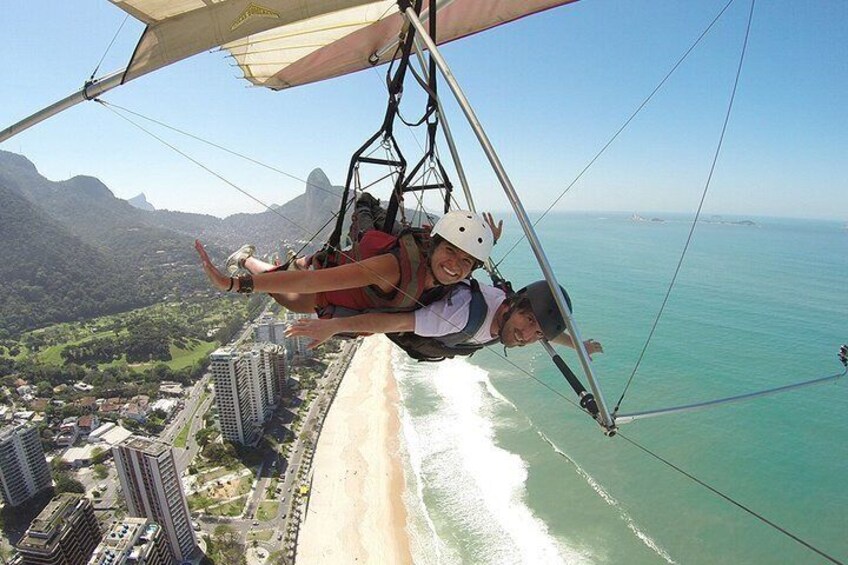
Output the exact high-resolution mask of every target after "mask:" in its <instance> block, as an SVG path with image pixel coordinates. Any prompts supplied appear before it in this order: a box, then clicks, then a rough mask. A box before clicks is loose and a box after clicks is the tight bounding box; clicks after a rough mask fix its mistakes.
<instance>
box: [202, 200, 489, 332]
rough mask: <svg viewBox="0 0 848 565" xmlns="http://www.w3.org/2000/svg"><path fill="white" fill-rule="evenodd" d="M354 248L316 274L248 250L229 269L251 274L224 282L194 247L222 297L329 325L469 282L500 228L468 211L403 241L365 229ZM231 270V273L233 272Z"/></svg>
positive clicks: (402, 307) (409, 306)
mask: <svg viewBox="0 0 848 565" xmlns="http://www.w3.org/2000/svg"><path fill="white" fill-rule="evenodd" d="M356 235H357V237H356V238H355V239H354V246H353V248H352V249H350V250H347V251H344V252H335V253H332V257H330V259H331V260H330V261H329V265H328V263H327V262H324V263H323V264H320V263H319V262H316V261H313V262H312V268H313V270H294V271H290V270H285V269H284V268H281V267H279V266H276V265H271V264H268V263H265V262H263V261H260V260H259V259H257V258H256V257H254V256H253V248H252V247H250V246H245V247H243V248H242V249H240V250H239V251H237V252H236V253H234V254H233V255H232V256H231V258H230V262H231V263H234V264H235V269H238V268H243V269H245V270H247V271H248V272H249V273H250V274H248V275H242V276H239V277H232V276H229V277H228V276H226V275H225V274H224V273H222V272H221V271H219V270H218V269H217V268H216V267H215V266H214V265H213V264H212V262H211V260H210V259H209V256H208V255H207V254H206V250H205V249H204V248H203V245H202V244H201V243H200V242H199V241H198V242H196V244H195V246H196V248H197V251H198V253H199V255H200V257H201V260H202V262H203V268H204V270H205V271H206V274H207V276H208V277H209V279H210V281H211V282H212V284H213V285H214V286H215V287H216V288H218V289H220V290H225V291H235V292H241V293H245V292H254V291H256V292H267V293H269V294H271V296H273V297H274V299H275V300H276V301H277V302H279V303H280V304H282V305H283V306H285V307H286V308H288V309H289V310H292V311H294V312H316V311H317V312H318V314H319V316H321V317H325V318H330V317H334V316H336V315H340V314H344V315H348V314H350V313H351V312H361V311H369V310H380V311H383V312H409V311H412V310H415V309H416V308H418V307H419V306H420V305H421V298H422V296H423V295H424V294H425V293H429V294H430V295H431V296H432V294H433V293H434V292H435V293H436V294H438V293H439V292H443V291H444V289H443V287H449V286H451V285H455V284H457V283H459V282H460V281H462V280H465V279H467V278H468V277H469V276H470V274H471V272H472V271H473V270H474V269H476V268H478V267H480V266H481V265H482V264H483V263H484V262H485V261H486V260H487V259H488V257H489V253H490V252H491V250H492V246H493V245H494V241H495V236H496V235H500V226H495V225H494V222H493V221H492V220H491V216H488V217H487V218H485V219H484V218H482V217H481V216H479V215H478V214H475V213H473V212H467V211H454V212H450V213H448V214H445V216H444V217H442V218H441V219H440V220H439V221H438V222H437V223H436V225H435V226H433V229H432V230H431V231H430V232H429V233H428V232H427V231H426V230H406V231H403V232H401V233H400V234H399V235H392V234H389V233H385V232H383V231H380V230H378V229H368V230H366V231H364V232H362V233H360V234H356ZM235 269H232V271H231V272H232V273H234V272H235Z"/></svg>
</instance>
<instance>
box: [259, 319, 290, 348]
mask: <svg viewBox="0 0 848 565" xmlns="http://www.w3.org/2000/svg"><path fill="white" fill-rule="evenodd" d="M287 327H288V324H286V322H284V321H283V320H281V319H279V318H277V317H276V316H274V315H273V314H267V313H266V314H262V316H261V317H260V318H259V319H258V320H257V321H256V325H255V326H254V330H253V337H254V338H255V339H256V341H257V343H274V344H276V345H285V344H286V328H287Z"/></svg>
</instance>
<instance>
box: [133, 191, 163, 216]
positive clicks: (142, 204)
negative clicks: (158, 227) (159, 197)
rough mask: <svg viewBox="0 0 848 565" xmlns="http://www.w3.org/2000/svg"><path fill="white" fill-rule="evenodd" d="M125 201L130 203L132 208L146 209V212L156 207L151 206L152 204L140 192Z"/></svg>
mask: <svg viewBox="0 0 848 565" xmlns="http://www.w3.org/2000/svg"><path fill="white" fill-rule="evenodd" d="M127 202H129V203H130V206H132V207H133V208H138V209H139V210H147V211H148V212H152V211H154V210H155V209H156V208H154V207H153V204H151V203H150V202H148V201H147V197H145V196H144V193H143V192H142V193H141V194H139V195H138V196H133V197H132V198H130V199H129V200H127Z"/></svg>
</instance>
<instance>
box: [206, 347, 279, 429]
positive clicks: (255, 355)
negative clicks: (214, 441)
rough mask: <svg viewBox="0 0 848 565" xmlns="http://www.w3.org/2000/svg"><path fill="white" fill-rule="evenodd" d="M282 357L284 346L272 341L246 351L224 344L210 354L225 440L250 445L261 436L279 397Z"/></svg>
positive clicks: (216, 398) (219, 415)
mask: <svg viewBox="0 0 848 565" xmlns="http://www.w3.org/2000/svg"><path fill="white" fill-rule="evenodd" d="M282 358H283V352H282V348H281V347H280V346H277V345H273V344H270V343H264V344H258V345H255V346H254V347H252V348H251V349H247V350H244V349H236V348H233V347H222V348H220V349H218V350H216V351H214V352H213V353H212V354H211V355H210V356H209V359H210V361H211V363H210V366H209V369H210V371H211V373H212V378H213V379H214V382H215V403H216V405H217V407H218V419H219V421H220V424H221V434H222V435H223V437H224V439H226V440H229V441H234V442H237V443H241V444H244V445H251V444H253V443H254V442H255V441H256V440H257V439H258V438H259V433H260V431H261V428H262V424H264V423H265V421H266V420H267V419H268V418H269V417H270V416H271V414H272V412H273V409H274V405H275V404H276V403H277V401H278V400H279V398H280V392H281V386H282V384H283V383H284V378H285V365H284V362H283V360H282ZM281 373H282V375H281Z"/></svg>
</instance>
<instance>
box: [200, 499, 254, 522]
mask: <svg viewBox="0 0 848 565" xmlns="http://www.w3.org/2000/svg"><path fill="white" fill-rule="evenodd" d="M246 502H247V496H240V497H238V498H237V499H235V500H233V501H232V502H228V503H226V504H222V505H220V506H216V507H215V508H209V509H207V510H206V512H207V513H208V514H210V515H211V516H229V517H234V516H238V515H239V514H241V511H242V510H244V505H245V503H246Z"/></svg>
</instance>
